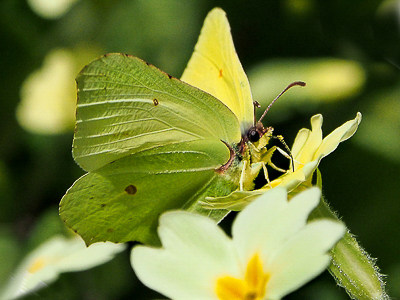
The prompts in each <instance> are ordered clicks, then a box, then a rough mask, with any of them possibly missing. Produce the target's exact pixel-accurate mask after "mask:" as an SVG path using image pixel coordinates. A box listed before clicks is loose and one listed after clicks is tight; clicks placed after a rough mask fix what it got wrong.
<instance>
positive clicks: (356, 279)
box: [309, 197, 389, 300]
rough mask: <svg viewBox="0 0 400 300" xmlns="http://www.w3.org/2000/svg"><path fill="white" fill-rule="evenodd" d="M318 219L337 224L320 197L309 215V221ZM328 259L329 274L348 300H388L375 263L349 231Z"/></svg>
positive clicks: (335, 216)
mask: <svg viewBox="0 0 400 300" xmlns="http://www.w3.org/2000/svg"><path fill="white" fill-rule="evenodd" d="M320 218H330V219H335V220H339V218H338V217H337V215H336V214H335V213H334V212H333V211H332V210H331V209H330V208H329V206H328V204H327V203H326V201H325V199H324V197H322V198H321V202H320V203H319V205H318V206H317V207H316V208H315V210H314V211H313V212H312V213H311V215H310V218H309V220H312V219H320ZM331 255H332V263H331V265H330V266H329V272H330V273H331V274H332V275H333V277H334V278H335V279H336V282H337V283H338V284H339V285H340V286H342V287H344V288H345V289H346V292H347V293H348V294H349V295H350V297H351V298H352V299H360V300H364V299H365V300H371V299H374V300H375V299H376V300H378V299H379V300H380V299H382V300H383V299H389V296H388V295H387V294H386V292H385V283H384V281H383V280H382V275H381V274H380V273H379V269H378V267H377V266H376V265H375V260H374V259H373V258H371V257H370V256H369V255H368V253H367V252H365V250H364V249H363V248H362V247H361V246H360V245H359V244H358V242H357V240H356V239H355V238H354V236H353V235H352V234H351V233H350V232H349V231H348V232H347V233H346V234H345V236H344V237H343V238H342V239H341V240H340V241H339V242H338V243H337V244H336V246H335V247H334V248H333V249H332V250H331Z"/></svg>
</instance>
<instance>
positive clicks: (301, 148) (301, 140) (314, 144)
mask: <svg viewBox="0 0 400 300" xmlns="http://www.w3.org/2000/svg"><path fill="white" fill-rule="evenodd" d="M360 122H361V113H357V116H356V117H355V118H354V119H353V120H350V121H347V122H346V123H344V124H343V125H342V126H340V127H338V128H336V129H335V130H334V131H332V132H331V133H330V134H329V135H328V136H326V137H325V138H324V139H323V138H322V137H323V135H322V115H321V114H318V115H315V116H313V117H312V118H311V130H309V129H306V128H303V129H301V130H300V131H299V132H298V134H297V136H296V138H295V140H294V144H293V147H292V150H291V153H292V156H293V161H294V171H293V168H292V164H291V165H290V167H289V170H288V172H287V173H286V174H284V175H282V176H280V177H278V178H277V179H275V180H273V181H272V182H271V186H272V187H275V186H284V187H286V188H287V189H288V190H289V191H291V190H293V189H294V188H295V187H297V186H298V185H299V184H301V183H303V182H307V181H311V175H312V174H313V172H314V171H315V170H316V168H317V167H318V165H319V163H320V161H321V159H322V158H324V157H325V156H327V155H329V154H330V153H332V152H333V151H334V150H335V149H336V148H337V146H338V145H339V144H340V143H341V142H343V141H345V140H347V139H349V138H350V137H352V136H353V134H354V133H355V132H356V131H357V128H358V125H359V124H360ZM265 188H267V189H268V188H270V187H269V186H268V185H266V186H265Z"/></svg>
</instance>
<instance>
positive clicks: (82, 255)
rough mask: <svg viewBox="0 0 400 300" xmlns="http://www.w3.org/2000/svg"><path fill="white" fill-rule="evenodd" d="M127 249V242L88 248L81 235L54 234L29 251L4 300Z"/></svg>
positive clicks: (4, 295)
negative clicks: (70, 236)
mask: <svg viewBox="0 0 400 300" xmlns="http://www.w3.org/2000/svg"><path fill="white" fill-rule="evenodd" d="M125 248H126V245H124V244H113V243H109V242H107V243H96V244H93V245H91V246H90V247H86V245H85V242H84V241H83V240H82V239H81V238H80V237H79V236H74V237H72V238H66V237H63V236H55V237H53V238H51V239H50V240H48V241H46V242H45V243H43V244H42V245H40V246H39V247H38V248H37V249H35V250H34V251H32V252H31V253H30V254H28V255H27V256H26V257H25V259H24V260H23V261H22V262H21V264H20V266H19V267H18V269H17V270H16V271H15V273H13V274H12V275H11V278H10V280H9V282H8V284H7V285H6V288H5V290H4V291H2V293H1V295H0V299H1V300H8V299H17V298H19V297H23V296H25V295H27V294H28V293H32V292H34V291H37V290H39V289H41V288H43V287H46V286H47V285H49V284H51V283H52V282H54V281H55V280H57V278H58V276H59V275H60V273H65V272H76V271H83V270H87V269H90V268H93V267H95V266H98V265H101V264H103V263H105V262H107V261H109V260H111V259H112V258H114V256H115V255H116V254H117V253H119V252H121V251H123V250H124V249H125Z"/></svg>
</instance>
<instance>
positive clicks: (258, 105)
mask: <svg viewBox="0 0 400 300" xmlns="http://www.w3.org/2000/svg"><path fill="white" fill-rule="evenodd" d="M253 105H254V124H253V125H256V124H257V118H256V110H257V108H260V107H261V105H260V103H258V102H257V101H253Z"/></svg>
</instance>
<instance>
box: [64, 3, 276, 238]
mask: <svg viewBox="0 0 400 300" xmlns="http://www.w3.org/2000/svg"><path fill="white" fill-rule="evenodd" d="M77 86H78V103H77V115H76V130H75V135H74V141H73V157H74V159H75V161H76V162H77V163H78V164H79V166H80V167H82V169H84V170H85V171H87V172H88V173H87V174H85V175H83V176H82V177H81V178H79V179H78V180H77V181H76V182H75V183H74V184H73V186H72V187H71V188H70V189H69V190H68V191H67V192H66V194H65V195H64V197H63V198H62V200H61V202H60V216H61V218H62V220H63V221H64V222H65V223H66V224H67V225H68V226H69V227H70V228H71V229H73V230H74V231H75V232H77V233H78V234H79V235H81V236H82V238H83V239H84V240H85V242H86V244H88V245H90V244H92V243H95V242H99V241H112V242H127V241H140V242H142V243H145V244H157V243H158V242H159V241H158V238H157V234H156V228H157V221H158V217H159V215H160V214H161V213H162V212H164V211H166V210H171V209H186V210H192V211H193V210H195V211H199V212H202V213H205V214H207V215H209V216H210V217H212V218H214V219H216V220H220V219H221V218H223V216H225V215H226V214H227V213H228V212H229V211H227V210H214V211H213V210H208V211H204V210H203V209H202V208H201V205H199V201H201V200H202V199H204V198H205V197H221V196H226V195H229V194H230V193H232V192H233V191H235V190H251V189H252V188H253V187H254V184H253V181H254V178H255V177H256V176H257V175H258V173H259V172H260V170H261V168H263V167H264V168H265V164H268V162H269V160H270V157H271V155H272V152H273V151H272V150H273V149H267V148H266V147H265V146H266V145H267V143H268V141H269V139H270V138H271V136H272V132H273V129H272V128H271V127H267V128H264V127H263V125H262V123H261V122H256V121H255V106H257V103H255V102H253V99H252V96H251V91H250V85H249V81H248V79H247V77H246V74H245V72H244V70H243V68H242V65H241V63H240V61H239V58H238V56H237V53H236V51H235V48H234V44H233V41H232V36H231V33H230V26H229V23H228V20H227V18H226V15H225V12H224V11H223V10H222V9H220V8H215V9H213V10H212V11H211V12H210V13H209V14H208V16H207V18H206V20H205V22H204V26H203V28H202V30H201V34H200V37H199V40H198V42H197V44H196V46H195V51H194V53H193V55H192V57H191V59H190V61H189V63H188V66H187V68H186V69H185V71H184V73H183V75H182V78H181V79H180V80H179V79H176V78H174V77H172V76H170V75H168V74H166V73H164V72H162V71H160V70H159V69H157V68H156V67H154V66H152V65H150V64H148V63H146V62H144V61H142V60H141V59H139V58H137V57H133V56H129V55H124V54H108V55H105V56H103V57H101V58H100V59H98V60H95V61H93V62H92V63H90V64H89V65H87V66H86V67H85V68H84V69H83V70H82V71H81V72H80V74H79V75H78V77H77Z"/></svg>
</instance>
